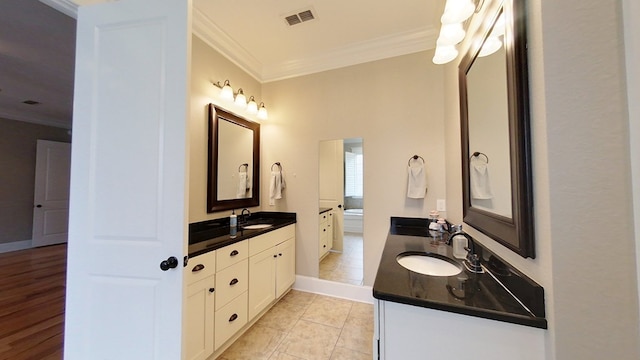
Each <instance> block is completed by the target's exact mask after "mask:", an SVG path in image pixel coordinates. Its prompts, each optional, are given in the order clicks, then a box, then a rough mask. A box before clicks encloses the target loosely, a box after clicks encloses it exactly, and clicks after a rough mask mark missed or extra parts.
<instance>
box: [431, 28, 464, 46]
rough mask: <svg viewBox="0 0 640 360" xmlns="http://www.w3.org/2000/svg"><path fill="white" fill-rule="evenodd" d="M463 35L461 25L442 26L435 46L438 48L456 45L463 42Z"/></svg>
mask: <svg viewBox="0 0 640 360" xmlns="http://www.w3.org/2000/svg"><path fill="white" fill-rule="evenodd" d="M465 34H466V33H465V31H464V29H463V28H462V23H452V24H442V27H441V28H440V36H438V42H437V44H438V46H440V45H456V44H458V43H459V42H461V41H462V40H464V35H465Z"/></svg>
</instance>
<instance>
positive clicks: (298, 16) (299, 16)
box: [284, 10, 316, 26]
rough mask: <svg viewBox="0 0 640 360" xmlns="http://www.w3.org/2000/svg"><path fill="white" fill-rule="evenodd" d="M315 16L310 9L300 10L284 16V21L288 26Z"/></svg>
mask: <svg viewBox="0 0 640 360" xmlns="http://www.w3.org/2000/svg"><path fill="white" fill-rule="evenodd" d="M315 18H316V17H315V15H314V14H313V11H311V10H304V11H300V12H297V13H295V14H292V15H288V16H285V17H284V19H285V21H286V22H287V24H289V26H293V25H296V24H300V23H303V22H306V21H309V20H313V19H315Z"/></svg>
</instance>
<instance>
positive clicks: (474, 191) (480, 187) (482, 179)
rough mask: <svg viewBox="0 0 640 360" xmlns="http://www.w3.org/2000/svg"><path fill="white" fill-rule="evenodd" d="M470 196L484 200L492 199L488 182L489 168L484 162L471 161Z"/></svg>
mask: <svg viewBox="0 0 640 360" xmlns="http://www.w3.org/2000/svg"><path fill="white" fill-rule="evenodd" d="M469 178H470V179H469V180H470V185H471V197H472V198H474V199H479V200H484V199H492V198H493V193H492V192H491V183H490V182H489V168H488V166H487V163H485V162H472V163H471V174H470V176H469Z"/></svg>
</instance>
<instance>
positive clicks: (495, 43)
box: [478, 36, 502, 57]
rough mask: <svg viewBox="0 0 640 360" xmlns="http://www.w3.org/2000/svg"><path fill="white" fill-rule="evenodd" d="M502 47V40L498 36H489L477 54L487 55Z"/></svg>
mask: <svg viewBox="0 0 640 360" xmlns="http://www.w3.org/2000/svg"><path fill="white" fill-rule="evenodd" d="M501 47H502V40H500V38H499V37H498V36H489V37H488V38H487V40H485V42H484V44H482V49H480V52H479V53H478V56H480V57H483V56H489V55H491V54H493V53H494V52H496V51H498V50H499V49H500V48H501Z"/></svg>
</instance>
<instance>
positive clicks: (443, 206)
mask: <svg viewBox="0 0 640 360" xmlns="http://www.w3.org/2000/svg"><path fill="white" fill-rule="evenodd" d="M436 210H438V211H447V201H446V200H445V199H438V201H437V203H436Z"/></svg>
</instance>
